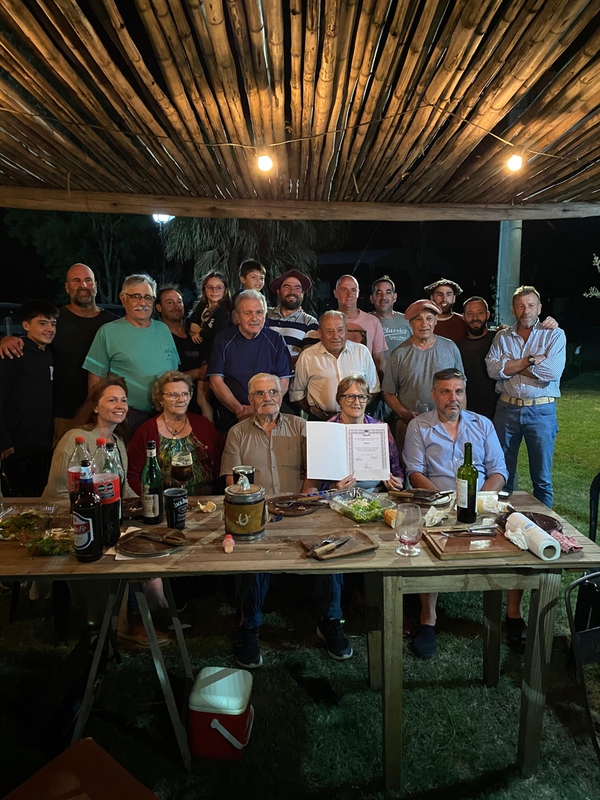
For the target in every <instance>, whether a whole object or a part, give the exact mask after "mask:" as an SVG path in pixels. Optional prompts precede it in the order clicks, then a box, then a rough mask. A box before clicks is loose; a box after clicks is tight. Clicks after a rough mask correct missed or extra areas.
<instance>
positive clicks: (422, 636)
mask: <svg viewBox="0 0 600 800" xmlns="http://www.w3.org/2000/svg"><path fill="white" fill-rule="evenodd" d="M410 649H411V652H412V654H413V655H414V656H416V657H417V658H422V659H423V660H424V661H428V660H429V659H430V658H433V657H434V655H435V652H436V650H437V643H436V639H435V627H434V626H433V625H421V627H420V628H419V631H418V633H417V635H416V636H415V638H414V639H413V640H412V642H411V643H410Z"/></svg>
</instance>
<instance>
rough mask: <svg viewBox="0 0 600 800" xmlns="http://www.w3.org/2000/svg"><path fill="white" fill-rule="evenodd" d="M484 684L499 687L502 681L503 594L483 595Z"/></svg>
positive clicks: (487, 593) (486, 593)
mask: <svg viewBox="0 0 600 800" xmlns="http://www.w3.org/2000/svg"><path fill="white" fill-rule="evenodd" d="M483 627H484V634H483V682H484V684H485V685H486V686H488V687H491V686H497V685H498V681H499V680H500V633H501V627H502V592H500V591H496V592H484V593H483Z"/></svg>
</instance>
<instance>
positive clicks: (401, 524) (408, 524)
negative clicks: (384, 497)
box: [394, 503, 423, 556]
mask: <svg viewBox="0 0 600 800" xmlns="http://www.w3.org/2000/svg"><path fill="white" fill-rule="evenodd" d="M397 511H398V513H397V514H396V519H395V520H394V530H395V532H396V539H398V541H399V542H400V547H397V548H396V552H397V553H398V555H399V556H418V555H419V553H420V552H421V548H420V547H419V544H418V543H419V542H420V541H421V537H422V536H423V525H422V520H421V509H420V508H419V506H417V505H415V504H414V503H404V504H402V505H399V506H398V509H397Z"/></svg>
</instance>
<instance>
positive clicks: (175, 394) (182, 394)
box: [163, 392, 192, 400]
mask: <svg viewBox="0 0 600 800" xmlns="http://www.w3.org/2000/svg"><path fill="white" fill-rule="evenodd" d="M191 396H192V395H191V394H190V393H189V392H163V397H168V398H169V400H179V398H180V397H181V399H182V400H187V399H188V398H190V397H191Z"/></svg>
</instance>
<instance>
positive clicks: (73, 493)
mask: <svg viewBox="0 0 600 800" xmlns="http://www.w3.org/2000/svg"><path fill="white" fill-rule="evenodd" d="M89 460H90V454H89V453H88V450H87V447H86V446H85V438H84V437H83V436H76V437H75V449H74V450H73V455H72V456H71V458H70V460H69V466H68V467H67V484H68V487H69V499H70V500H71V511H72V510H73V503H74V502H75V500H76V498H77V495H78V494H79V475H80V472H81V462H82V461H89Z"/></svg>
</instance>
